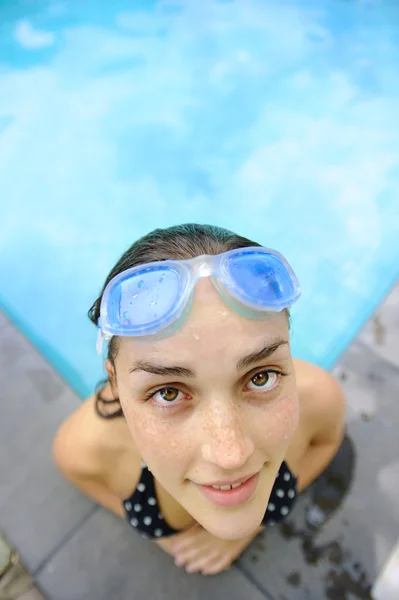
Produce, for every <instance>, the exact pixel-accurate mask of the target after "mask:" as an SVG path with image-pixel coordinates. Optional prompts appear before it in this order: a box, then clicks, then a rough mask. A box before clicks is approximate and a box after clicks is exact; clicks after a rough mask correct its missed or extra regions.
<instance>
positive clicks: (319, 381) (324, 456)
mask: <svg viewBox="0 0 399 600" xmlns="http://www.w3.org/2000/svg"><path fill="white" fill-rule="evenodd" d="M307 387H308V389H307V390H306V392H304V393H305V394H306V398H304V402H306V405H307V406H306V409H305V410H306V413H307V414H308V419H307V421H308V425H309V429H308V431H309V446H308V448H307V451H306V453H305V455H304V456H303V458H302V460H301V461H300V463H299V467H298V472H297V477H298V488H299V491H302V490H304V489H305V488H306V487H308V486H309V485H310V484H311V483H312V482H313V481H314V480H315V479H316V478H317V477H318V476H319V475H320V474H321V473H322V472H323V471H324V470H325V469H326V467H327V466H328V465H329V464H330V462H331V461H332V460H333V458H334V457H335V455H336V453H337V452H338V450H339V447H340V445H341V443H342V440H343V438H344V433H345V397H344V394H343V391H342V388H341V386H340V385H339V383H338V382H337V381H336V379H334V377H333V376H332V375H330V374H329V373H327V372H326V371H322V370H321V369H320V370H318V371H317V375H315V377H314V380H313V382H312V384H311V385H309V386H307Z"/></svg>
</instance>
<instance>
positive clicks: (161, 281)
mask: <svg viewBox="0 0 399 600" xmlns="http://www.w3.org/2000/svg"><path fill="white" fill-rule="evenodd" d="M165 279H166V275H161V277H160V278H159V283H163V281H164V280H165Z"/></svg>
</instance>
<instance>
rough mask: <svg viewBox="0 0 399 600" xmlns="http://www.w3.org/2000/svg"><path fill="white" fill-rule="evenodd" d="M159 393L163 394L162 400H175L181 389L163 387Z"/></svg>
mask: <svg viewBox="0 0 399 600" xmlns="http://www.w3.org/2000/svg"><path fill="white" fill-rule="evenodd" d="M158 394H159V395H160V396H161V398H162V400H165V402H173V401H174V400H176V398H177V396H178V395H179V390H177V389H176V388H172V387H167V388H163V389H162V390H158Z"/></svg>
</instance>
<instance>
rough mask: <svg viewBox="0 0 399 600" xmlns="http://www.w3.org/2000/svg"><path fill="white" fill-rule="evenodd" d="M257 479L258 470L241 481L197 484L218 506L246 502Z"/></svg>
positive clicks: (237, 504) (206, 496)
mask: <svg viewBox="0 0 399 600" xmlns="http://www.w3.org/2000/svg"><path fill="white" fill-rule="evenodd" d="M258 481H259V472H258V473H255V475H251V476H249V477H247V478H246V479H241V481H237V480H236V481H234V482H231V483H223V482H217V483H212V484H208V485H200V484H195V485H197V487H198V489H199V491H200V492H201V493H202V495H203V496H205V498H206V499H207V500H210V501H211V502H212V503H213V504H216V505H218V506H239V505H240V504H244V502H247V501H248V500H249V499H250V498H251V497H252V496H253V494H254V492H255V490H256V487H257V485H258Z"/></svg>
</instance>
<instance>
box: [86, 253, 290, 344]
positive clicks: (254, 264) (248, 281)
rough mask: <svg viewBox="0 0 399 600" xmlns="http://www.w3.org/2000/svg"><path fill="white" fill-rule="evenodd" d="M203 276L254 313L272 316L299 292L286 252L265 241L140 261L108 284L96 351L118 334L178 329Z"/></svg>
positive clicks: (235, 303)
mask: <svg viewBox="0 0 399 600" xmlns="http://www.w3.org/2000/svg"><path fill="white" fill-rule="evenodd" d="M202 277H211V279H212V282H213V284H214V286H215V288H216V289H217V291H218V292H219V294H220V295H221V296H222V298H223V299H224V300H225V302H227V304H228V305H229V306H231V307H232V308H233V309H234V310H236V311H237V312H238V313H240V314H241V315H243V316H245V317H248V318H250V319H265V318H268V317H270V316H272V315H270V313H271V312H272V313H275V312H280V311H281V310H283V309H284V308H287V307H289V306H291V305H292V304H293V303H294V302H296V301H297V300H298V298H299V297H300V295H301V290H300V287H299V283H298V280H297V278H296V276H295V273H294V272H293V270H292V269H291V267H290V265H289V264H288V262H287V261H286V260H285V258H284V257H283V256H282V255H281V254H280V253H279V252H277V251H275V250H270V249H268V248H263V247H261V246H253V247H247V248H239V249H236V250H229V251H228V252H223V253H222V254H217V255H207V254H204V255H202V256H196V257H195V258H191V259H189V260H165V261H157V262H151V263H147V264H142V265H139V266H136V267H132V268H131V269H127V270H126V271H123V272H122V273H119V275H116V276H115V277H114V278H113V279H112V280H111V281H110V282H109V283H108V285H107V286H106V288H105V290H104V293H103V296H102V300H101V306H100V317H99V320H98V327H99V332H98V339H97V352H98V354H101V351H102V344H103V340H104V339H105V340H110V339H111V337H112V336H114V335H118V336H132V337H135V338H147V337H148V336H153V337H152V339H160V338H163V337H167V336H168V335H170V334H171V333H173V332H174V331H176V330H177V329H178V328H179V327H180V326H181V324H182V322H183V321H184V319H185V318H186V317H187V315H188V313H189V312H190V308H191V304H192V300H193V296H194V287H195V284H196V283H197V281H198V280H199V279H200V278H202Z"/></svg>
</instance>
